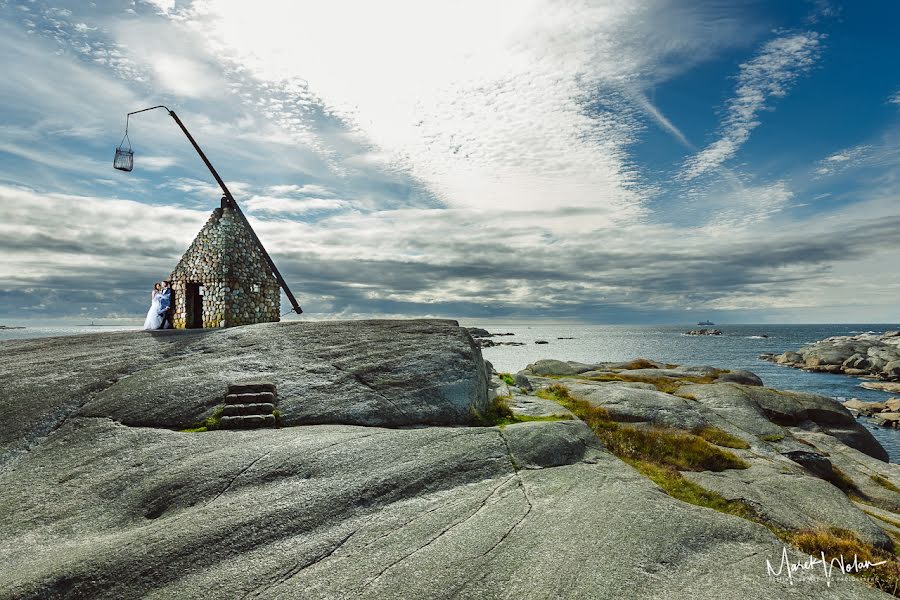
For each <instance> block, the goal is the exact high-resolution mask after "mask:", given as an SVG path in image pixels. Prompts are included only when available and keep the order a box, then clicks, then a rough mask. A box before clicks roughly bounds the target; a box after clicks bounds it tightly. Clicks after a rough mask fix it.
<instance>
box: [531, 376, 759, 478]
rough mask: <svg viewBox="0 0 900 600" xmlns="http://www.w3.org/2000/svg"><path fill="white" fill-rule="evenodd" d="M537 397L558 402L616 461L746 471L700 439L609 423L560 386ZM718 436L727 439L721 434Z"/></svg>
mask: <svg viewBox="0 0 900 600" xmlns="http://www.w3.org/2000/svg"><path fill="white" fill-rule="evenodd" d="M538 395H539V396H541V397H543V398H546V399H549V400H553V401H555V402H558V403H559V404H562V405H563V406H565V407H566V408H568V409H569V410H571V411H572V412H573V413H575V415H576V416H577V417H578V418H580V419H581V420H582V421H584V422H585V423H587V425H588V426H589V427H590V428H591V429H592V430H593V431H594V433H596V434H597V437H599V438H600V440H601V441H602V442H603V444H604V445H605V446H606V448H607V449H608V450H609V451H610V452H612V453H613V454H615V455H616V456H618V457H619V458H622V459H628V460H632V461H641V462H647V463H651V464H654V465H657V466H659V467H671V468H674V469H677V470H679V471H724V470H725V469H746V468H747V467H749V465H748V464H747V463H746V462H744V461H743V460H741V459H740V458H739V457H737V456H735V455H734V454H732V453H731V452H727V451H725V450H722V449H721V448H718V447H716V446H713V445H712V444H710V443H709V442H707V441H706V440H705V439H704V438H703V437H701V436H699V435H695V434H693V433H690V432H688V431H683V430H679V429H673V428H668V427H641V428H638V427H629V426H625V425H621V424H620V423H617V422H616V421H614V420H613V419H612V417H611V416H610V414H609V412H608V411H607V410H606V409H604V408H601V407H598V406H594V405H592V404H591V403H590V402H587V401H585V400H578V399H576V398H573V397H572V396H571V395H569V390H568V388H566V387H565V386H563V385H560V384H553V385H551V386H549V387H547V388H545V389H543V390H540V391H538ZM721 433H722V434H724V435H726V436H727V435H728V434H726V433H725V432H724V431H723V432H721Z"/></svg>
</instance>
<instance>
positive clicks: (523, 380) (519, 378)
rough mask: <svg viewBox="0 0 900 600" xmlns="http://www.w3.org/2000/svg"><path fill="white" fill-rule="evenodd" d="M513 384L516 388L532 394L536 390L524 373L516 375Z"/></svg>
mask: <svg viewBox="0 0 900 600" xmlns="http://www.w3.org/2000/svg"><path fill="white" fill-rule="evenodd" d="M513 382H514V383H515V384H516V386H518V387H519V388H521V389H523V390H527V391H529V392H530V391H531V390H533V389H534V388H533V387H532V386H531V382H530V381H529V380H528V377H527V376H526V375H524V374H522V373H516V374H515V375H513Z"/></svg>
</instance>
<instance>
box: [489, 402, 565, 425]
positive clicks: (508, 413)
mask: <svg viewBox="0 0 900 600" xmlns="http://www.w3.org/2000/svg"><path fill="white" fill-rule="evenodd" d="M510 400H512V397H511V396H497V397H495V398H494V399H493V401H492V402H491V403H490V405H488V409H487V410H486V411H485V412H484V413H483V414H478V413H476V414H475V415H474V418H473V422H474V424H475V425H476V426H480V427H501V428H502V427H506V426H507V425H513V424H515V423H528V422H531V421H565V420H568V419H571V418H572V417H570V416H569V415H541V416H532V415H517V414H515V413H514V412H513V411H512V409H511V408H510V407H509V402H510Z"/></svg>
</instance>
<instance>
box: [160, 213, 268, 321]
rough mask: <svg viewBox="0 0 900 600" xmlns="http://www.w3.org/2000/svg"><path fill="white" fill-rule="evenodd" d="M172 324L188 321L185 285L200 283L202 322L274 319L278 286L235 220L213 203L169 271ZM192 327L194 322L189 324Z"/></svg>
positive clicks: (233, 215) (252, 242)
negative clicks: (170, 273) (210, 209)
mask: <svg viewBox="0 0 900 600" xmlns="http://www.w3.org/2000/svg"><path fill="white" fill-rule="evenodd" d="M171 280H172V291H173V294H174V296H175V297H174V304H173V308H174V317H173V326H174V327H175V328H178V329H180V328H185V327H187V326H188V325H189V318H190V315H189V309H190V307H189V306H188V304H189V302H188V293H187V292H188V285H189V284H192V283H196V284H199V285H202V286H203V311H202V326H203V327H232V326H235V325H249V324H253V323H266V322H271V321H278V320H279V319H280V316H279V315H280V309H281V290H280V287H279V285H278V282H277V280H276V279H275V276H274V275H273V274H272V271H271V269H270V268H269V265H268V263H266V260H265V258H264V257H263V255H262V253H261V252H260V251H259V248H257V246H256V243H255V242H254V241H253V237H252V235H251V233H250V231H248V229H247V227H246V226H245V225H244V223H243V222H242V221H241V219H240V218H239V217H238V216H237V215H236V214H235V213H234V211H232V210H231V209H229V208H217V209H216V210H215V211H213V214H212V215H211V216H210V218H209V220H208V221H207V223H206V225H205V226H204V227H203V229H202V230H201V231H200V233H199V234H198V235H197V237H196V238H195V239H194V241H193V243H192V244H191V246H190V247H189V248H188V250H187V252H185V254H184V256H183V257H182V258H181V261H180V262H179V263H178V266H177V267H176V268H175V270H174V271H173V272H172V277H171ZM195 326H196V325H195Z"/></svg>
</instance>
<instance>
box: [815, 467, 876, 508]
mask: <svg viewBox="0 0 900 600" xmlns="http://www.w3.org/2000/svg"><path fill="white" fill-rule="evenodd" d="M825 479H826V481H828V482H829V483H830V484H831V485H833V486H834V487H836V488H838V489H839V490H841V491H842V492H844V493H845V494H847V496H848V497H849V498H850V499H851V500H859V501H867V500H868V499H869V498H868V496H866V495H865V494H864V493H862V491H861V490H860V489H859V488H858V487H856V484H855V483H853V480H852V479H850V477H849V476H848V475H847V474H846V473H844V472H843V471H841V470H840V469H839V468H837V467H836V466H835V465H831V477H826V478H825Z"/></svg>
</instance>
